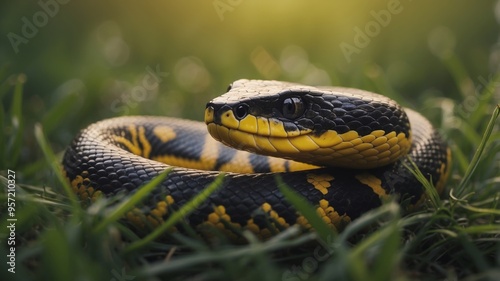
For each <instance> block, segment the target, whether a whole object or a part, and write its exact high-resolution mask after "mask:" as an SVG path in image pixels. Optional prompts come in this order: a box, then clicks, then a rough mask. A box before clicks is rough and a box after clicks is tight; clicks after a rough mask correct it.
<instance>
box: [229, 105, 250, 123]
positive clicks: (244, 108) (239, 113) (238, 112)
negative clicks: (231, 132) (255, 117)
mask: <svg viewBox="0 0 500 281" xmlns="http://www.w3.org/2000/svg"><path fill="white" fill-rule="evenodd" d="M233 111H234V116H235V117H236V118H238V119H240V120H241V119H243V118H245V117H246V116H247V114H248V105H246V104H244V103H243V104H240V105H238V106H236V107H235V108H234V110H233Z"/></svg>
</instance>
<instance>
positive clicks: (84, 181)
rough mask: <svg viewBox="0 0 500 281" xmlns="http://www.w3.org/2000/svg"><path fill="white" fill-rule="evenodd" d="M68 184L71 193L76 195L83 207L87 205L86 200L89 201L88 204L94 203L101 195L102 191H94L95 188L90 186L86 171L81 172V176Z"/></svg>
mask: <svg viewBox="0 0 500 281" xmlns="http://www.w3.org/2000/svg"><path fill="white" fill-rule="evenodd" d="M70 184H71V188H72V189H73V192H75V193H76V194H77V195H78V197H79V198H80V199H81V201H82V203H83V205H87V203H89V202H88V200H90V202H95V201H96V200H97V199H98V198H99V197H100V196H102V195H103V194H102V191H100V190H97V191H96V190H95V188H94V187H93V186H91V185H90V179H89V178H88V172H87V171H84V172H82V174H81V175H77V176H76V177H75V178H74V179H73V180H72V181H71V183H70Z"/></svg>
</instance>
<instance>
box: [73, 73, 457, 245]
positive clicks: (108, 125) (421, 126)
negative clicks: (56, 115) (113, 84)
mask: <svg viewBox="0 0 500 281" xmlns="http://www.w3.org/2000/svg"><path fill="white" fill-rule="evenodd" d="M205 123H206V124H207V127H208V131H209V133H210V134H207V129H206V127H205V125H204V124H203V123H201V122H195V121H188V120H181V119H174V118H166V117H145V116H130V117H118V118H114V119H108V120H104V121H101V122H98V123H95V124H92V125H90V126H89V127H87V128H86V129H84V130H82V131H81V132H80V133H79V134H78V136H77V137H76V138H75V139H74V141H73V142H72V144H71V146H70V147H69V148H68V149H67V151H66V153H65V155H64V158H63V167H64V171H65V174H66V176H67V177H68V179H69V180H70V182H71V185H72V187H73V189H74V190H75V192H76V193H77V194H78V195H79V197H80V198H81V199H82V200H84V201H92V200H95V199H96V198H97V197H99V196H101V195H113V194H117V193H122V192H125V193H131V192H134V191H135V190H137V189H138V188H139V187H140V186H141V185H143V184H144V183H146V182H148V181H150V180H151V179H152V178H154V177H155V176H157V175H158V174H159V173H161V172H163V171H164V170H165V169H167V168H170V167H172V166H173V169H172V170H171V172H170V173H169V174H168V177H167V178H166V179H165V180H164V181H163V182H162V183H161V185H159V186H158V187H157V188H156V189H155V191H154V192H152V193H151V194H149V195H148V198H147V200H146V201H145V202H143V204H141V205H140V206H137V207H136V208H135V209H134V210H133V211H131V212H129V213H128V214H127V218H128V219H129V221H131V222H132V223H133V224H134V225H136V226H138V227H141V228H143V227H147V226H152V227H154V226H157V225H158V224H161V223H162V222H164V221H165V219H166V218H167V217H168V216H169V214H171V213H172V212H173V211H175V210H176V209H178V208H179V206H181V205H183V204H185V203H186V202H188V201H189V200H190V199H191V198H193V196H194V195H196V194H198V193H199V192H200V191H201V190H203V189H204V188H206V186H207V185H209V184H210V183H211V182H213V181H214V179H215V177H216V176H217V175H218V174H219V173H220V172H219V171H232V172H228V173H227V174H226V175H225V178H224V181H223V184H222V186H221V187H220V188H219V189H217V191H216V192H214V193H213V194H212V195H210V197H209V198H208V199H207V200H206V201H205V202H204V203H202V205H201V206H199V207H198V208H197V209H196V210H194V211H193V212H192V213H191V214H190V215H189V216H188V217H187V220H188V223H189V224H190V225H191V226H193V227H194V228H195V229H198V230H203V229H204V226H216V227H217V228H219V229H223V230H224V231H226V232H227V231H229V232H230V231H231V229H248V230H250V231H252V232H254V233H256V234H257V235H259V236H261V237H268V236H269V235H272V234H273V233H275V232H277V231H280V230H281V229H284V228H286V227H288V226H290V225H293V224H300V225H303V226H305V227H307V226H308V222H307V220H306V219H305V218H304V217H303V216H302V215H301V214H299V213H297V212H296V210H295V209H294V208H293V207H292V206H291V205H290V204H289V203H288V202H287V201H286V200H285V199H284V197H283V195H282V194H281V193H280V191H279V189H278V188H277V184H276V178H275V175H276V174H279V175H281V178H282V179H283V181H284V182H285V183H286V184H287V185H288V186H289V187H290V188H292V189H293V190H295V191H296V192H297V193H299V194H300V195H302V196H303V197H304V198H306V199H307V200H308V201H309V202H310V203H311V204H313V205H314V206H316V208H317V213H318V214H319V215H320V216H321V217H322V219H323V220H324V221H325V222H326V223H328V224H329V225H331V226H332V227H335V228H342V227H343V226H344V225H345V224H346V223H348V222H350V221H351V220H353V219H356V218H357V217H359V216H360V215H361V214H363V213H365V212H367V211H368V210H371V209H373V208H376V207H378V206H380V205H381V204H382V201H383V200H384V198H386V197H387V196H389V195H390V194H398V195H399V197H400V198H401V200H402V199H406V200H409V201H410V203H411V204H417V203H418V202H419V200H421V199H422V198H423V194H424V192H423V187H422V184H421V183H420V182H419V181H418V180H417V179H416V178H415V177H414V176H413V175H412V174H411V172H410V171H409V170H408V169H407V168H406V167H405V165H404V163H405V162H407V163H408V159H407V157H405V155H407V156H408V157H409V158H411V159H412V160H413V161H414V163H416V165H417V167H418V168H419V170H420V171H421V172H422V173H423V175H425V176H426V177H427V178H428V179H429V180H430V181H431V182H432V183H433V184H434V185H435V186H436V188H437V189H438V191H441V190H442V189H443V185H444V183H445V181H446V177H447V174H448V171H449V166H450V164H449V161H450V153H449V149H448V148H447V145H446V143H445V142H443V141H442V139H441V138H440V136H439V135H438V133H437V131H436V130H435V129H434V128H433V127H432V126H431V124H430V123H429V121H427V119H425V118H424V117H423V116H421V115H420V114H418V113H416V112H415V111H413V110H410V109H403V108H401V107H400V106H399V105H398V104H397V103H396V102H394V101H393V100H390V99H389V98H387V97H384V96H381V95H378V94H374V93H371V92H367V91H363V90H357V89H350V88H333V87H330V88H326V87H325V88H319V87H310V86H303V85H298V84H292V83H286V82H278V81H260V80H238V81H236V82H234V83H233V84H232V85H231V86H230V87H229V89H228V92H227V93H225V94H224V95H222V96H220V97H217V98H215V99H214V100H212V101H211V102H209V103H208V104H207V107H206V110H205ZM410 124H411V125H410ZM410 129H411V130H410ZM210 135H212V136H213V137H214V138H215V139H217V140H219V141H221V142H222V143H224V144H227V145H230V146H233V147H236V148H238V149H243V150H247V151H250V152H257V153H261V154H265V155H269V156H271V157H268V156H260V155H257V154H253V153H248V152H246V151H241V150H235V149H233V148H229V147H227V146H225V145H224V144H221V143H219V142H217V141H215V140H214V139H213V138H212V137H211V136H210ZM278 157H279V158H278ZM285 158H286V159H294V160H296V161H297V162H295V161H292V160H286V159H285ZM166 163H168V164H166ZM313 165H314V166H313ZM209 170H218V171H209Z"/></svg>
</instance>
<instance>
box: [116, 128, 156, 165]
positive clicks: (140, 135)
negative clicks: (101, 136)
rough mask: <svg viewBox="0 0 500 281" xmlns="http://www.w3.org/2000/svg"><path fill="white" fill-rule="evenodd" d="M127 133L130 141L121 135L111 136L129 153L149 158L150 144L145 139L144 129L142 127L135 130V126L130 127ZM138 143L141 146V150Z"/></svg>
mask: <svg viewBox="0 0 500 281" xmlns="http://www.w3.org/2000/svg"><path fill="white" fill-rule="evenodd" d="M128 131H129V133H130V139H127V138H125V137H124V134H122V135H121V136H116V135H115V136H113V138H114V140H115V141H116V142H117V143H120V144H122V145H124V146H125V147H126V148H127V149H128V150H129V151H130V152H131V153H133V154H135V155H138V156H143V157H145V158H149V154H150V153H151V144H150V143H149V141H148V139H147V137H146V129H145V128H144V127H142V126H140V127H139V129H137V127H136V126H134V125H130V126H129V127H128ZM139 142H140V144H141V145H142V149H141V147H140V145H139Z"/></svg>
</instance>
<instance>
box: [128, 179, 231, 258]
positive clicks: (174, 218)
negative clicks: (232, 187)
mask: <svg viewBox="0 0 500 281" xmlns="http://www.w3.org/2000/svg"><path fill="white" fill-rule="evenodd" d="M224 176H225V174H224V173H220V174H219V175H218V176H217V177H216V178H215V180H214V181H213V182H212V183H211V184H209V185H208V186H207V187H206V188H205V189H204V190H203V191H202V192H200V194H198V195H196V196H195V197H193V199H191V200H190V201H189V202H187V203H186V204H184V205H183V206H182V207H181V208H180V209H179V210H178V211H177V212H175V213H173V214H172V215H171V216H170V217H169V218H168V219H167V220H166V221H165V222H164V223H163V224H161V225H160V226H158V227H157V228H156V229H155V230H153V232H151V233H150V234H149V235H148V236H146V237H144V238H143V239H141V240H138V241H135V242H134V243H132V244H130V245H129V246H128V247H127V248H126V249H125V250H124V253H125V254H129V253H131V252H134V251H136V250H138V249H140V248H142V247H144V246H145V245H147V244H148V243H150V242H152V241H153V240H155V239H156V238H158V237H159V236H160V235H162V234H163V233H164V232H165V231H166V230H168V229H169V228H171V227H173V226H174V225H176V224H177V223H178V222H179V221H180V220H181V219H182V218H184V217H185V216H186V215H188V214H189V213H191V212H192V211H194V209H196V208H197V207H198V206H199V205H200V204H201V203H203V201H205V200H206V199H207V198H208V197H209V196H210V195H211V194H212V193H213V192H215V191H216V190H217V189H219V188H220V187H221V186H222V185H223V181H224Z"/></svg>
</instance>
